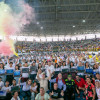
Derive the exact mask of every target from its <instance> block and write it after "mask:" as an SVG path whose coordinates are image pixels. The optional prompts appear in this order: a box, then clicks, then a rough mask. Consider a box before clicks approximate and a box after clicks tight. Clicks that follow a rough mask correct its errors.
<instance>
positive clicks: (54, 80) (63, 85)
mask: <svg viewBox="0 0 100 100" xmlns="http://www.w3.org/2000/svg"><path fill="white" fill-rule="evenodd" d="M50 82H51V83H55V82H56V78H55V79H51V80H50ZM58 88H59V89H62V88H63V91H65V90H66V84H64V83H63V82H62V80H59V79H58Z"/></svg>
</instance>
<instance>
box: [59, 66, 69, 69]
mask: <svg viewBox="0 0 100 100" xmlns="http://www.w3.org/2000/svg"><path fill="white" fill-rule="evenodd" d="M68 68H69V66H61V69H68Z"/></svg>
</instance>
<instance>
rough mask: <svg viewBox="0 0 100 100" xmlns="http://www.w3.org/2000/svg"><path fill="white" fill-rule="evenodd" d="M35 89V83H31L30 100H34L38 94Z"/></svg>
mask: <svg viewBox="0 0 100 100" xmlns="http://www.w3.org/2000/svg"><path fill="white" fill-rule="evenodd" d="M37 87H38V86H37V83H36V82H33V83H32V85H31V88H30V90H31V100H35V96H36V94H37V93H38V91H37Z"/></svg>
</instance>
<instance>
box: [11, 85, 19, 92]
mask: <svg viewBox="0 0 100 100" xmlns="http://www.w3.org/2000/svg"><path fill="white" fill-rule="evenodd" d="M19 90H20V88H19V86H14V87H11V92H14V91H19Z"/></svg>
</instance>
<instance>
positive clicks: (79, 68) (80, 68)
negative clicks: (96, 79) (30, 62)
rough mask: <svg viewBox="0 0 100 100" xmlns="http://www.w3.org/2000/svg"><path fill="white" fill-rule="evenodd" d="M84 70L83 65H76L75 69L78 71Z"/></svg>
mask: <svg viewBox="0 0 100 100" xmlns="http://www.w3.org/2000/svg"><path fill="white" fill-rule="evenodd" d="M84 70H85V69H84V66H78V67H77V71H78V72H84Z"/></svg>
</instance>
